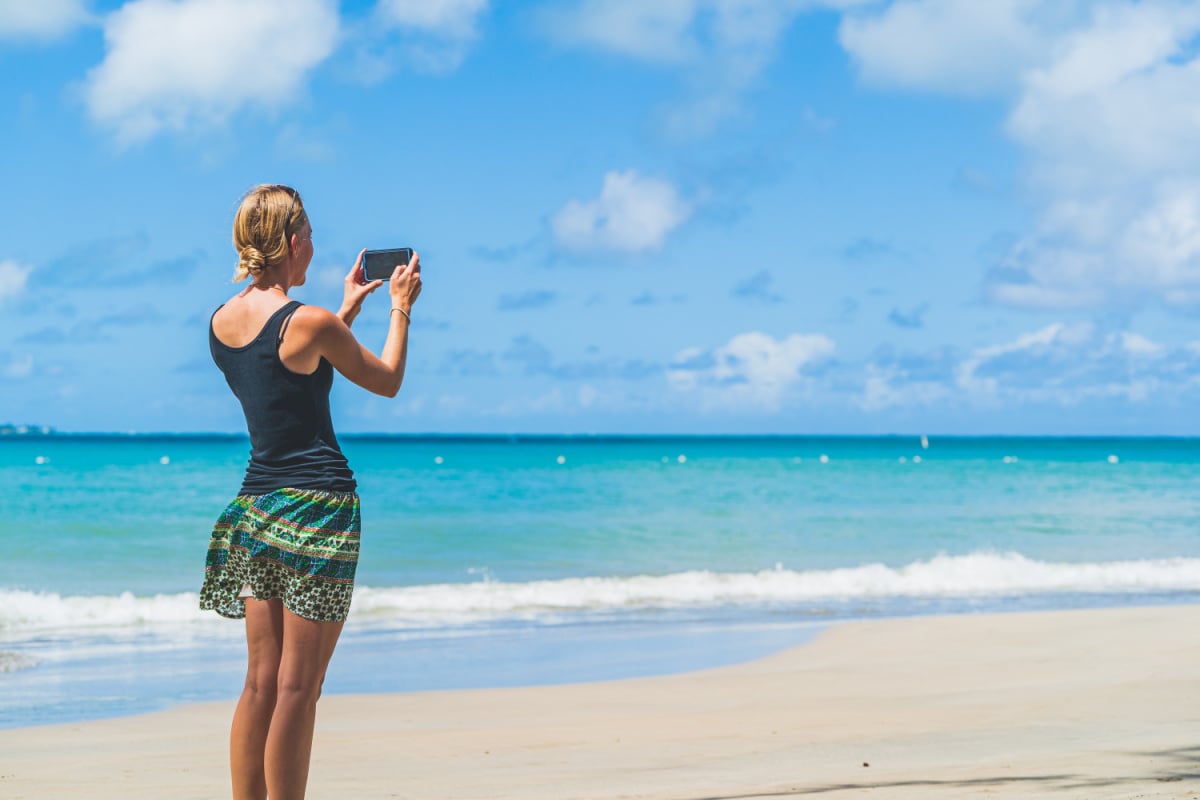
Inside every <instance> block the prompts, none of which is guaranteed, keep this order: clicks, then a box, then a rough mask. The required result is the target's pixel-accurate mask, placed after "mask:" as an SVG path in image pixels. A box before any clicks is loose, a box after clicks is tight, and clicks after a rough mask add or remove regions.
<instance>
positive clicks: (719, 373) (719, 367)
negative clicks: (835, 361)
mask: <svg viewBox="0 0 1200 800" xmlns="http://www.w3.org/2000/svg"><path fill="white" fill-rule="evenodd" d="M834 348H835V345H834V342H833V340H832V339H830V338H829V337H827V336H823V335H821V334H799V333H796V334H792V335H791V336H788V337H786V338H783V339H776V338H774V337H773V336H770V335H769V334H766V333H760V332H758V331H750V332H747V333H740V334H738V335H737V336H734V337H733V338H732V339H730V340H729V341H728V342H727V343H725V344H724V345H721V346H720V347H717V348H715V349H712V350H706V349H704V348H699V347H693V348H688V349H686V350H683V351H680V352H679V353H678V354H676V356H675V358H674V359H673V361H672V363H671V365H670V367H669V368H668V370H667V378H668V380H669V381H670V383H671V385H672V386H673V387H674V388H676V389H678V390H680V391H688V392H691V391H701V392H703V393H704V396H705V397H706V399H707V400H708V401H709V403H710V404H712V405H718V406H722V405H728V406H749V407H754V406H758V407H763V408H767V409H774V408H777V407H778V406H779V405H780V403H781V401H782V398H783V396H784V393H785V391H786V390H788V389H789V388H792V387H794V386H796V385H797V384H798V383H800V382H801V381H802V380H803V378H804V373H803V370H804V368H805V367H807V366H809V365H811V364H813V363H815V362H818V361H821V360H823V359H826V358H828V357H829V356H830V355H832V354H833V351H834Z"/></svg>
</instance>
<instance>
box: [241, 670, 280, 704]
mask: <svg viewBox="0 0 1200 800" xmlns="http://www.w3.org/2000/svg"><path fill="white" fill-rule="evenodd" d="M245 692H246V693H247V694H249V695H250V696H251V697H252V698H254V699H256V700H262V701H264V702H269V703H274V702H275V698H276V697H277V696H278V695H279V675H278V673H276V672H275V671H273V670H249V671H247V672H246V684H245Z"/></svg>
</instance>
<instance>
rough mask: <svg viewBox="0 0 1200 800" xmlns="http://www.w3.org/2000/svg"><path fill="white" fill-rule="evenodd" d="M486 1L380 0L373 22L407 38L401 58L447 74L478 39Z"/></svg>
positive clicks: (429, 70) (421, 66)
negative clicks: (396, 31)
mask: <svg viewBox="0 0 1200 800" xmlns="http://www.w3.org/2000/svg"><path fill="white" fill-rule="evenodd" d="M487 8H488V0H380V2H379V5H378V6H377V7H376V15H375V16H376V19H377V21H378V22H379V23H380V24H381V25H382V26H384V27H386V28H394V29H399V30H401V31H403V32H405V33H406V34H409V35H410V38H409V40H407V41H406V42H405V46H404V48H403V53H404V57H405V58H406V59H407V60H408V61H409V63H411V64H412V65H413V66H414V67H416V68H417V69H419V70H421V71H424V72H434V73H440V72H450V71H452V70H454V69H457V68H458V66H459V65H460V64H461V63H462V62H463V59H464V58H466V56H467V53H468V52H469V50H470V46H471V44H472V43H474V41H475V40H476V38H477V37H478V35H479V34H478V27H479V19H480V17H482V16H483V14H484V13H485V12H486V11H487Z"/></svg>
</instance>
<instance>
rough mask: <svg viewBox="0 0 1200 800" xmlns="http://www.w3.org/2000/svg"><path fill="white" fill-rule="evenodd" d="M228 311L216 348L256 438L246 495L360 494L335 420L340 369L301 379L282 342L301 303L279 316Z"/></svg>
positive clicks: (214, 333)
mask: <svg viewBox="0 0 1200 800" xmlns="http://www.w3.org/2000/svg"><path fill="white" fill-rule="evenodd" d="M239 301H241V302H239ZM227 305H228V306H229V307H228V308H227V307H226V306H222V307H221V308H220V309H218V310H217V312H216V313H214V314H213V319H212V323H211V325H210V327H209V349H210V351H211V353H212V357H213V361H214V362H216V364H217V366H218V367H219V368H220V370H221V372H222V373H223V374H224V375H225V380H226V382H227V383H228V384H229V388H230V389H232V390H233V393H234V395H235V396H237V398H238V400H239V401H240V402H241V404H242V412H243V413H244V415H245V417H246V427H247V429H248V431H249V433H250V446H251V450H250V463H249V465H248V466H247V468H246V477H245V479H244V481H243V483H242V490H241V493H242V494H262V493H264V492H271V491H275V490H277V489H282V488H293V489H321V490H325V491H335V492H351V491H354V489H355V488H356V484H355V481H354V474H353V472H351V471H350V467H349V465H348V464H347V463H346V458H345V456H343V455H342V452H341V448H340V447H339V446H338V443H337V437H336V436H335V435H334V432H333V423H332V420H331V418H330V413H329V390H330V387H331V386H332V385H333V366H332V365H331V364H330V363H329V362H328V361H326V360H325V359H323V358H322V359H320V361H319V362H318V365H317V367H316V369H315V370H314V371H312V372H310V373H301V372H296V371H293V370H292V369H290V368H289V367H288V365H287V364H286V363H284V361H283V360H282V359H281V357H280V343H281V341H282V340H283V339H284V336H285V334H286V331H287V328H288V326H289V323H290V321H291V318H292V316H293V315H294V314H295V313H296V310H297V309H299V308H300V306H301V303H299V302H298V301H295V300H293V301H290V302H285V303H282V304H280V305H278V306H276V307H274V310H272V306H271V305H264V304H253V303H250V302H247V301H245V300H244V298H235V299H234V300H231V301H230V303H229V304H227ZM264 314H267V316H266V319H265V320H263V319H262V317H263V315H264Z"/></svg>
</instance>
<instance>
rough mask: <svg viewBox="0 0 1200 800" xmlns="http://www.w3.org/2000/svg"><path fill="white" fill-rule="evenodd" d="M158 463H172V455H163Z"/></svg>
mask: <svg viewBox="0 0 1200 800" xmlns="http://www.w3.org/2000/svg"><path fill="white" fill-rule="evenodd" d="M158 463H160V464H170V463H171V457H170V456H163V457H162V458H160V459H159V460H158Z"/></svg>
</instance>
